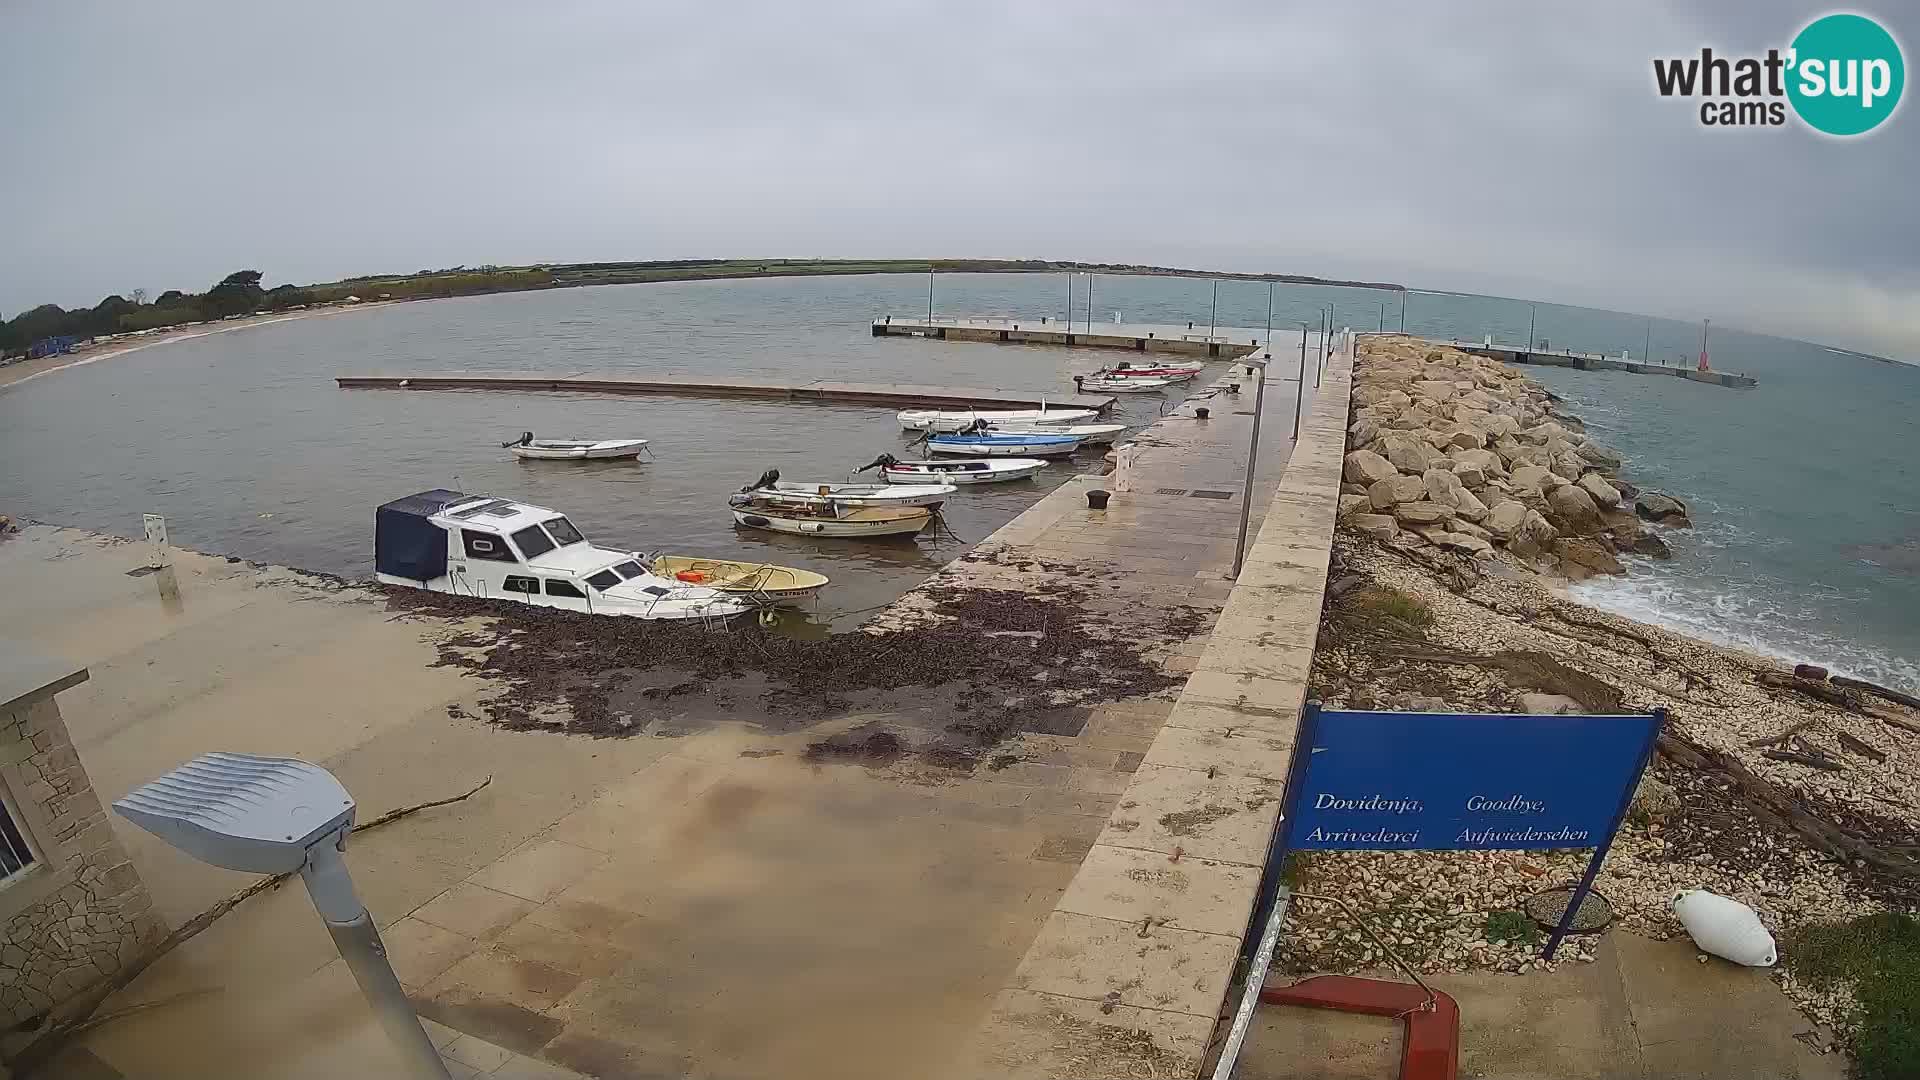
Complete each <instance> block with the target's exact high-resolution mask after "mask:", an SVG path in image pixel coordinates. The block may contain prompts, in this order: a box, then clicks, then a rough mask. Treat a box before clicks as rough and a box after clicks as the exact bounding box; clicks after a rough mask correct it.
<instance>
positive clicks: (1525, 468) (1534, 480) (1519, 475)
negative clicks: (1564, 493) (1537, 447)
mask: <svg viewBox="0 0 1920 1080" xmlns="http://www.w3.org/2000/svg"><path fill="white" fill-rule="evenodd" d="M1507 479H1508V481H1509V482H1510V483H1512V484H1513V488H1514V490H1515V491H1538V492H1540V493H1542V494H1545V493H1546V492H1549V491H1552V490H1553V489H1554V488H1557V487H1559V486H1560V485H1562V484H1564V483H1566V480H1565V479H1564V478H1562V477H1561V476H1560V475H1559V474H1558V473H1556V472H1554V471H1553V470H1552V469H1549V468H1547V467H1546V466H1545V465H1520V466H1517V467H1516V468H1515V469H1514V470H1513V472H1512V474H1511V475H1509V476H1508V478H1507Z"/></svg>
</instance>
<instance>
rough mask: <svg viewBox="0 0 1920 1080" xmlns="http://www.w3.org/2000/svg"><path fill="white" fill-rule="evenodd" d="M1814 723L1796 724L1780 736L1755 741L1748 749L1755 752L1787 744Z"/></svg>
mask: <svg viewBox="0 0 1920 1080" xmlns="http://www.w3.org/2000/svg"><path fill="white" fill-rule="evenodd" d="M1813 723H1814V722H1813V721H1812V720H1802V721H1800V722H1799V723H1797V724H1794V725H1792V726H1791V727H1789V728H1787V729H1786V730H1785V731H1782V732H1781V733H1780V734H1778V735H1768V736H1765V737H1764V738H1759V739H1755V740H1753V741H1752V742H1750V743H1748V744H1747V748H1748V749H1750V750H1755V749H1759V748H1760V747H1762V746H1778V745H1780V744H1781V743H1783V742H1786V741H1787V740H1788V739H1791V738H1793V737H1794V736H1795V735H1798V734H1800V733H1801V732H1802V731H1805V730H1807V729H1808V728H1810V727H1812V726H1813Z"/></svg>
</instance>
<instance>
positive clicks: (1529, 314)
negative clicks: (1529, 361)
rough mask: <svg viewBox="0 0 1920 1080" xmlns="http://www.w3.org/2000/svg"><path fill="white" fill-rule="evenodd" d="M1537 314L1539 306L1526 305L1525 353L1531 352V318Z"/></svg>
mask: <svg viewBox="0 0 1920 1080" xmlns="http://www.w3.org/2000/svg"><path fill="white" fill-rule="evenodd" d="M1539 312H1540V305H1539V304H1530V305H1528V307H1527V351H1528V352H1532V351H1533V317H1534V316H1535V315H1537V314H1539Z"/></svg>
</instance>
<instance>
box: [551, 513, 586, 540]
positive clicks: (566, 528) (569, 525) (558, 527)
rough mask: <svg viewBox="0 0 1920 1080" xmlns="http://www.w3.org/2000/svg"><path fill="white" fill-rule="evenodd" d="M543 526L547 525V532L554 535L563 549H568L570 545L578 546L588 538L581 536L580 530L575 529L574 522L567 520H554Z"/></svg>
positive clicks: (559, 518) (561, 518)
mask: <svg viewBox="0 0 1920 1080" xmlns="http://www.w3.org/2000/svg"><path fill="white" fill-rule="evenodd" d="M542 524H544V525H546V527H547V531H548V532H550V533H552V534H553V539H554V541H555V542H556V543H558V544H559V545H560V546H561V547H566V546H567V545H568V544H577V543H579V542H581V541H582V540H585V539H586V537H584V536H581V535H580V530H579V529H576V528H574V527H573V522H571V521H568V520H567V519H566V518H563V517H557V518H552V519H550V520H548V521H546V522H543V523H542Z"/></svg>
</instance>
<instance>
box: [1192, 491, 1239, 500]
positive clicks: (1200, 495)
mask: <svg viewBox="0 0 1920 1080" xmlns="http://www.w3.org/2000/svg"><path fill="white" fill-rule="evenodd" d="M1187 497H1188V498H1190V499H1231V498H1233V492H1231V491H1190V492H1188V493H1187Z"/></svg>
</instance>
